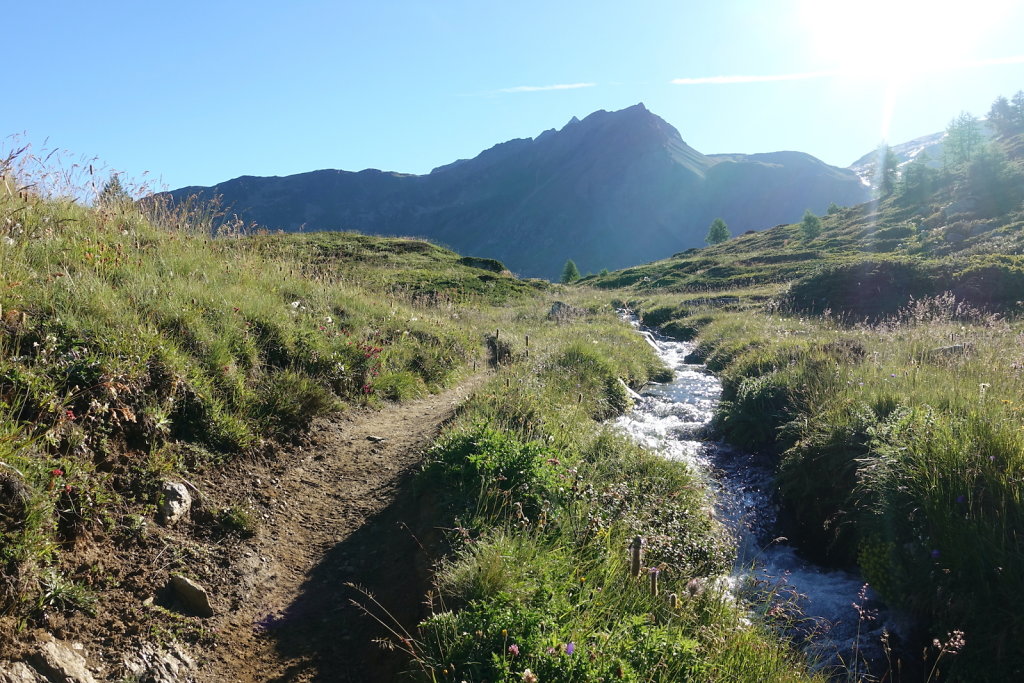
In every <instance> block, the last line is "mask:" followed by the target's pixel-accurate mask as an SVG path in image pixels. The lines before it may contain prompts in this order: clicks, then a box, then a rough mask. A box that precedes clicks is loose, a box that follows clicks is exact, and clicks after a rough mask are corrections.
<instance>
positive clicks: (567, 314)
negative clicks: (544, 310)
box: [548, 301, 583, 322]
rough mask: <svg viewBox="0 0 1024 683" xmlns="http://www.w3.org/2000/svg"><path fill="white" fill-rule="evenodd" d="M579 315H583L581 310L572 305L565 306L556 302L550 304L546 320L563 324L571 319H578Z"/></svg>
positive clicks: (560, 302) (562, 302) (563, 303)
mask: <svg viewBox="0 0 1024 683" xmlns="http://www.w3.org/2000/svg"><path fill="white" fill-rule="evenodd" d="M581 315H583V309H581V308H577V307H576V306H573V305H572V304H567V303H565V302H564V301H556V302H555V303H553V304H551V310H550V311H548V320H557V321H559V322H564V321H567V320H571V319H573V318H578V317H580V316H581Z"/></svg>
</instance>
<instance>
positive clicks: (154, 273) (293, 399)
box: [0, 150, 536, 617]
mask: <svg viewBox="0 0 1024 683" xmlns="http://www.w3.org/2000/svg"><path fill="white" fill-rule="evenodd" d="M16 152H17V150H16ZM51 162H52V159H51ZM97 178H98V174H97V172H96V170H95V169H90V168H89V166H88V164H85V165H82V164H80V163H78V162H75V163H74V164H72V166H71V167H70V168H68V169H58V170H53V169H50V170H47V166H46V163H45V161H44V160H39V159H36V158H35V157H32V156H31V155H30V153H29V152H28V151H25V150H22V151H21V155H20V156H18V155H17V154H16V153H11V154H9V155H5V156H4V158H3V160H2V163H0V433H2V434H5V435H7V436H5V437H4V439H5V440H4V441H2V443H0V447H3V448H5V450H4V451H3V452H2V453H0V462H2V463H3V467H0V474H4V476H8V478H9V477H15V478H16V479H17V481H18V482H19V483H18V484H17V486H16V485H15V484H11V485H10V486H12V487H14V488H17V490H18V491H21V490H22V488H24V491H25V495H27V496H28V498H29V499H30V500H31V501H32V504H31V506H30V511H31V512H32V514H31V515H29V516H28V517H27V518H26V519H25V520H24V522H23V523H22V522H19V524H20V526H18V527H17V529H8V530H5V531H3V533H4V534H5V536H4V539H3V540H4V549H3V553H4V555H3V561H4V562H5V563H6V564H4V565H3V566H0V575H2V576H3V577H5V578H4V580H5V581H8V582H10V581H15V579H16V578H17V577H20V578H17V585H18V587H17V589H11V590H9V591H7V592H5V593H4V594H3V596H2V598H3V599H2V600H0V610H3V611H12V612H14V613H16V614H19V615H21V616H25V615H29V616H30V617H31V615H32V614H36V616H38V611H39V609H38V607H37V606H38V605H40V604H44V603H45V605H46V608H47V609H49V608H56V607H54V606H53V604H51V603H52V601H50V602H48V601H43V603H40V602H39V601H38V600H36V599H35V597H37V596H38V595H42V594H43V592H45V587H44V586H43V584H42V583H41V580H42V579H43V578H45V576H50V575H51V574H52V571H51V570H53V571H58V572H61V571H68V572H71V573H72V574H73V571H74V569H73V567H71V566H68V567H65V566H63V564H62V562H63V559H62V558H63V554H62V553H60V552H56V548H57V547H58V544H60V543H64V542H66V541H68V540H72V539H74V538H78V537H82V536H84V535H88V534H86V532H88V531H95V530H98V529H99V528H106V529H108V530H110V529H114V528H117V526H118V525H119V523H120V520H121V519H122V518H126V515H136V514H138V513H139V512H145V511H147V510H148V509H149V508H148V506H150V505H152V504H153V503H155V501H156V498H157V495H158V494H157V491H158V489H159V483H160V481H161V479H163V478H165V477H167V476H170V475H173V474H175V473H176V474H178V475H181V474H187V472H188V471H189V470H191V469H195V468H202V467H210V466H214V465H217V464H219V463H227V462H229V461H231V460H232V459H233V458H236V457H238V456H239V455H240V454H244V453H246V452H249V451H252V450H254V449H258V448H262V447H263V445H264V444H266V443H267V442H268V441H274V440H278V441H281V440H287V439H290V438H292V437H293V436H294V435H296V434H299V433H301V432H302V431H303V430H304V429H305V427H306V426H307V425H308V424H309V423H310V421H311V420H312V419H314V418H315V417H317V416H319V415H325V414H328V413H331V412H333V411H336V410H339V409H344V407H345V406H347V405H353V404H368V405H378V404H379V403H380V402H381V400H387V399H402V398H410V397H414V396H418V395H422V394H424V393H427V392H430V391H436V390H438V389H439V388H441V387H443V386H445V385H446V384H448V383H450V382H452V381H454V380H455V379H456V378H457V377H458V376H459V374H460V373H462V372H465V371H467V370H468V366H470V365H471V364H472V363H473V362H474V360H479V361H482V360H483V358H484V347H483V344H482V341H483V335H482V334H481V332H480V329H479V327H477V326H478V325H480V322H479V320H480V318H481V315H478V314H477V313H475V312H474V309H473V308H472V306H478V307H480V308H481V309H487V307H488V306H489V305H490V303H491V301H492V300H498V299H500V300H511V299H515V298H517V297H520V298H521V297H523V296H526V295H531V294H532V293H533V292H535V291H536V288H535V287H532V286H521V285H519V284H517V282H518V281H516V282H506V281H511V280H513V279H512V278H510V277H509V276H507V275H502V274H495V273H494V272H492V271H486V270H481V269H479V268H474V267H470V266H466V265H462V264H460V262H459V257H458V256H457V255H455V254H452V253H451V252H447V251H445V250H442V249H440V248H437V247H434V246H433V245H427V244H425V243H413V242H410V241H408V240H385V239H376V238H366V237H363V236H354V235H348V236H343V237H341V238H338V237H336V236H331V235H324V236H302V237H295V238H289V237H285V236H269V235H247V234H244V233H245V232H246V230H245V228H246V226H241V225H239V224H238V223H237V221H230V220H229V221H226V222H225V221H224V220H223V217H222V216H221V215H220V209H219V208H218V207H216V206H212V207H211V206H210V205H200V204H198V203H189V202H186V203H183V204H177V205H170V204H166V203H161V202H160V201H157V200H147V201H142V202H137V203H136V202H132V201H129V200H127V199H125V198H122V199H121V200H119V201H98V200H96V197H97V196H98V194H99V190H98V188H97V187H96V185H97V184H98V185H100V186H102V182H98V180H97ZM133 191H138V188H135V189H134V190H133ZM90 203H92V205H90ZM218 226H219V227H218ZM215 232H218V235H216V236H215V234H214V233H215ZM356 244H358V245H359V247H360V249H363V250H365V251H367V252H369V251H372V252H373V253H374V254H376V259H375V260H373V261H368V260H366V259H362V260H360V259H356V258H352V259H351V260H350V263H351V267H350V268H346V266H345V253H344V249H345V247H346V246H347V245H356ZM311 253H316V254H320V255H321V256H322V257H323V258H319V259H312V258H310V254H311ZM409 253H415V254H419V260H418V261H417V267H418V268H419V270H420V271H422V272H424V273H428V272H429V273H430V274H431V278H432V279H431V280H430V281H429V282H427V284H428V285H429V284H430V282H433V283H435V284H436V283H438V282H444V281H456V282H461V281H467V282H468V281H473V280H475V281H476V282H478V283H480V285H481V287H480V288H479V289H478V290H474V291H473V292H471V293H470V294H467V295H466V296H465V297H464V298H463V300H462V302H461V305H462V306H463V308H462V309H460V312H456V311H455V310H454V309H453V308H452V307H450V306H447V305H444V302H442V301H441V300H440V299H438V298H436V297H435V298H430V297H426V298H425V297H423V296H422V294H423V291H425V289H426V288H421V289H420V290H418V291H417V292H409V291H407V290H402V289H401V288H400V287H395V286H394V283H393V281H392V280H391V277H392V272H393V271H395V270H397V269H398V268H399V266H400V265H401V263H402V260H403V258H405V256H403V254H409ZM353 273H358V277H351V276H352V274H353ZM481 278H483V279H481ZM485 280H486V282H485ZM487 283H497V284H493V286H491V287H487V286H486V285H487ZM435 289H439V288H438V287H435ZM486 327H488V328H489V327H491V323H490V321H487V323H486ZM14 443H18V444H22V443H24V444H30V446H24V447H23V446H18V447H17V448H14V446H10V444H14ZM12 448H14V450H11V449H12ZM14 470H18V471H20V472H21V475H17V474H12V472H13V471H14ZM53 471H60V472H61V474H60V475H59V476H55V475H51V474H50V473H51V472H53ZM11 481H13V480H11ZM11 490H14V489H13V488H12V489H11ZM11 495H14V494H11ZM20 495H21V494H20V493H19V494H18V496H20ZM19 499H20V498H19ZM7 504H8V501H5V500H0V507H3V506H4V505H7ZM10 504H11V505H17V501H15V502H14V503H10ZM73 579H74V577H73V575H72V576H71V578H70V579H69V580H73ZM50 583H51V584H52V583H53V582H52V581H51V582H50ZM12 585H13V584H12ZM54 604H55V603H54Z"/></svg>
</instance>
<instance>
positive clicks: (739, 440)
mask: <svg viewBox="0 0 1024 683" xmlns="http://www.w3.org/2000/svg"><path fill="white" fill-rule="evenodd" d="M666 307H667V304H665V303H664V300H663V299H661V298H659V299H657V302H656V303H655V304H654V306H652V308H651V310H652V311H654V314H655V316H656V317H658V316H659V315H660V316H664V314H663V313H661V312H662V311H664V310H666ZM768 308H769V310H771V307H768ZM669 310H672V311H674V312H679V313H683V314H685V316H686V317H684V318H683V319H682V320H693V319H695V318H703V319H704V322H703V324H702V325H701V326H700V332H699V337H698V347H697V353H698V354H699V355H700V356H702V357H703V358H705V359H706V360H707V362H708V365H709V367H712V368H714V369H715V370H716V372H718V373H719V374H720V376H721V377H722V381H723V401H722V403H721V405H720V408H719V411H718V413H717V415H716V418H715V423H714V424H715V426H716V428H717V429H718V431H719V433H720V434H721V435H722V436H724V437H725V438H726V439H727V440H729V441H730V442H732V443H735V444H737V445H740V446H742V447H744V448H748V449H752V450H758V451H762V452H769V453H775V454H777V455H778V458H779V460H778V462H779V464H778V477H777V482H778V490H779V495H780V497H781V500H782V504H783V507H784V508H785V509H786V510H787V512H788V514H789V517H790V518H791V519H792V529H791V530H789V531H788V532H787V534H788V535H789V536H790V537H791V538H792V539H793V540H794V541H795V542H796V543H797V545H798V546H800V547H802V548H804V549H805V550H806V551H807V552H808V553H809V554H811V555H812V556H816V557H817V559H818V560H819V561H822V562H825V563H831V564H835V565H839V566H844V565H850V564H857V565H859V566H860V568H861V571H862V572H863V574H864V577H865V579H866V580H867V581H868V582H869V583H871V584H872V586H873V587H875V588H876V590H878V591H879V593H881V595H882V596H883V597H884V598H885V599H886V600H887V601H889V602H890V604H893V605H895V606H898V607H901V608H904V609H906V610H908V611H909V612H910V613H911V614H913V615H915V616H916V617H918V618H919V619H921V621H922V623H923V624H924V625H925V627H926V628H927V629H928V630H929V632H930V633H932V634H933V635H934V637H936V638H940V639H943V640H944V639H945V637H946V634H947V633H949V632H952V631H954V630H960V631H963V632H964V633H965V634H966V640H967V646H966V647H965V648H964V649H963V652H961V653H960V654H959V655H957V656H956V657H952V658H950V659H949V661H946V662H944V664H943V668H945V669H949V670H950V671H952V672H954V675H955V676H958V677H959V678H958V680H959V679H964V680H993V679H999V678H1007V677H1009V678H1012V677H1015V676H1017V675H1019V673H1020V672H1021V671H1022V670H1024V658H1022V656H1021V653H1020V651H1019V649H1018V648H1016V647H1014V646H1011V645H1009V644H1010V643H1015V642H1020V640H1021V639H1022V638H1024V620H1022V619H1021V618H1020V616H1019V615H1020V614H1021V613H1024V602H1022V600H1021V595H1022V594H1024V592H1022V588H1024V547H1022V546H1021V545H1020V544H1019V542H1018V538H1017V536H1018V530H1019V528H1020V525H1021V524H1022V523H1024V498H1022V493H1021V491H1022V489H1021V487H1020V484H1019V482H1020V481H1021V475H1022V474H1024V430H1022V427H1021V418H1022V412H1021V411H1022V410H1024V408H1022V406H1021V396H1020V389H1019V374H1020V369H1021V367H1024V356H1022V355H1021V351H1020V347H1019V334H1020V327H1019V325H1018V324H1016V323H1010V322H1007V321H1005V320H1002V319H1000V318H999V317H997V316H993V315H989V314H983V313H981V312H979V311H977V310H975V309H971V308H970V307H969V306H965V305H964V304H963V303H962V302H959V301H958V300H957V299H956V298H955V297H953V296H952V295H946V296H944V297H939V298H936V299H925V300H922V301H919V302H917V303H915V304H914V305H913V306H910V307H907V308H905V309H902V310H901V311H900V312H899V313H898V315H896V316H893V317H890V318H887V319H884V320H882V321H879V322H877V323H872V324H858V325H852V326H849V325H842V324H839V322H838V320H837V319H836V318H830V319H822V318H820V317H815V318H808V317H790V316H786V315H778V314H774V315H773V314H768V313H765V312H764V311H762V312H756V311H754V310H753V309H748V310H746V311H743V312H739V311H726V310H720V309H714V308H701V307H693V306H687V305H681V306H680V307H679V308H678V309H673V308H670V307H669Z"/></svg>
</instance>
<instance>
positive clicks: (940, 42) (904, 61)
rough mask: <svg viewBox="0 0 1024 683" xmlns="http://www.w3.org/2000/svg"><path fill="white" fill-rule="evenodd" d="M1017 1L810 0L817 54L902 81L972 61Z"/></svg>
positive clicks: (846, 68) (804, 13)
mask: <svg viewBox="0 0 1024 683" xmlns="http://www.w3.org/2000/svg"><path fill="white" fill-rule="evenodd" d="M1011 4H1012V0H973V1H972V2H969V3H965V2H963V1H962V0H854V1H852V2H851V1H848V0H843V1H839V2H835V1H829V0H804V1H803V2H802V4H801V8H800V13H801V19H802V21H803V23H804V25H805V28H806V29H807V30H808V32H809V33H810V35H811V36H813V38H812V41H811V42H812V45H813V47H814V53H815V55H816V56H817V57H818V58H820V59H821V60H822V61H823V62H824V63H825V64H826V65H827V66H828V67H829V68H833V69H836V70H837V71H839V72H841V73H842V74H848V75H851V76H864V77H868V78H879V79H885V80H888V81H891V82H898V81H900V80H903V79H906V78H908V77H911V76H913V75H914V74H916V73H922V72H929V71H942V70H945V69H949V68H956V67H958V66H963V65H966V64H969V63H970V62H971V61H972V60H974V59H976V58H977V49H978V47H979V45H980V44H981V41H982V40H983V39H984V38H985V34H986V32H987V31H988V30H989V29H990V28H991V27H992V26H995V25H996V24H997V22H999V21H1000V20H1001V18H1002V17H1003V16H1004V15H1005V14H1006V11H1007V10H1008V9H1009V8H1010V5H1011Z"/></svg>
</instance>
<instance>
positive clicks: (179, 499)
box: [160, 481, 192, 526]
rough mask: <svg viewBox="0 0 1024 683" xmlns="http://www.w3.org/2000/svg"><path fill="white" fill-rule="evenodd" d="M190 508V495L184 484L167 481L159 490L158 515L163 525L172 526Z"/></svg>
mask: <svg viewBox="0 0 1024 683" xmlns="http://www.w3.org/2000/svg"><path fill="white" fill-rule="evenodd" d="M191 509H192V496H191V495H189V492H188V489H187V488H185V485H184V484H181V483H179V482H174V481H169V482H166V483H165V484H164V485H163V488H162V489H161V490H160V515H161V517H163V522H164V525H165V526H174V525H175V524H177V523H178V522H179V521H181V518H182V517H184V516H185V515H187V514H188V513H189V510H191Z"/></svg>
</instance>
